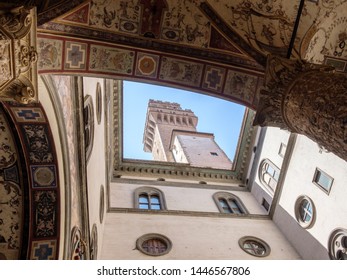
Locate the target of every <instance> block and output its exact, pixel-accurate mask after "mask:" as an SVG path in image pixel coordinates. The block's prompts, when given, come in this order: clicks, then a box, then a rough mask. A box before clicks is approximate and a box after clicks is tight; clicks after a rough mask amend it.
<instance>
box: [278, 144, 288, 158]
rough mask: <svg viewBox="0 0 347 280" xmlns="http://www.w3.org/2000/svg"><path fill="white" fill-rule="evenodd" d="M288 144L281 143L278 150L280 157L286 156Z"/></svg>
mask: <svg viewBox="0 0 347 280" xmlns="http://www.w3.org/2000/svg"><path fill="white" fill-rule="evenodd" d="M286 149H287V145H285V144H283V143H281V146H280V149H279V150H278V154H279V155H280V157H284V154H285V153H286Z"/></svg>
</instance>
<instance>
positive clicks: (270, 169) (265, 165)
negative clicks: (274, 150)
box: [259, 159, 281, 193]
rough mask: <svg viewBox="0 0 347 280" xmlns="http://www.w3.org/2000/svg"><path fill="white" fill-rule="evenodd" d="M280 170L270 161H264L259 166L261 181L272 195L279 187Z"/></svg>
mask: <svg viewBox="0 0 347 280" xmlns="http://www.w3.org/2000/svg"><path fill="white" fill-rule="evenodd" d="M280 171H281V170H280V169H279V168H278V167H277V166H276V165H275V164H273V163H272V162H271V161H270V160H269V159H264V160H263V161H262V162H261V163H260V166H259V180H260V182H261V183H262V184H263V185H264V186H265V187H266V188H267V189H269V191H271V192H272V193H274V192H275V189H276V187H277V182H278V178H279V176H280Z"/></svg>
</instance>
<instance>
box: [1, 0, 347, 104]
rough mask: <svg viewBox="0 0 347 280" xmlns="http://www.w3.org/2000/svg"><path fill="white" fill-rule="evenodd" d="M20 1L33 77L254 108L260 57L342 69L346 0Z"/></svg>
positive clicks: (346, 51) (345, 65)
mask: <svg viewBox="0 0 347 280" xmlns="http://www.w3.org/2000/svg"><path fill="white" fill-rule="evenodd" d="M16 2H18V1H13V4H16ZM21 2H23V1H21ZM26 2H27V4H29V5H36V6H37V7H38V37H39V39H38V51H39V63H38V66H39V72H40V73H60V74H61V73H70V74H76V73H77V74H82V75H96V76H98V75H99V76H100V75H103V76H107V77H114V78H121V79H130V80H138V81H143V82H150V83H157V84H163V85H169V86H174V87H180V88H184V89H188V90H192V91H197V92H202V93H206V94H209V95H214V96H219V97H221V98H224V99H228V100H232V101H235V102H238V103H241V104H243V105H246V106H248V107H251V108H256V107H257V102H258V93H259V88H260V87H261V86H262V85H263V73H264V68H265V66H266V57H267V55H268V54H277V55H280V56H282V57H287V58H300V59H303V60H306V61H309V62H314V63H318V64H329V65H333V66H334V67H336V70H337V71H341V72H347V47H346V44H347V32H346V28H345V27H346V21H347V17H346V16H345V15H346V13H347V1H346V0H335V1H332V0H330V1H329V0H306V1H304V0H293V1H286V0H235V1H230V0H205V1H204V0H128V1H124V0H91V1H80V0H72V1H64V0H61V1H59V0H58V1H41V0H28V1H26ZM5 5H10V4H5Z"/></svg>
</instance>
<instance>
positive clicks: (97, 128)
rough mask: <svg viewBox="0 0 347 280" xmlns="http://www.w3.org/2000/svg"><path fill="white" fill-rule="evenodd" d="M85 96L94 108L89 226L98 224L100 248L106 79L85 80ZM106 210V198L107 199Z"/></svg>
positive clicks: (104, 183) (88, 170) (102, 225)
mask: <svg viewBox="0 0 347 280" xmlns="http://www.w3.org/2000/svg"><path fill="white" fill-rule="evenodd" d="M98 82H99V83H100V85H101V92H102V114H101V123H100V124H98V122H97V117H96V87H97V83H98ZM83 89H84V96H86V95H90V96H91V97H92V99H93V106H94V144H93V149H92V152H91V155H90V158H89V161H88V164H87V184H88V208H89V226H90V230H92V226H93V224H96V226H97V231H98V248H99V252H98V255H100V249H101V246H102V236H103V228H104V224H100V218H99V208H100V187H101V185H103V186H104V189H105V195H106V191H107V190H106V167H105V150H106V149H105V115H104V110H105V104H104V95H105V88H104V79H99V78H83ZM105 208H106V198H105Z"/></svg>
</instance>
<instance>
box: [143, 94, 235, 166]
mask: <svg viewBox="0 0 347 280" xmlns="http://www.w3.org/2000/svg"><path fill="white" fill-rule="evenodd" d="M197 124H198V117H197V116H195V114H194V113H193V112H192V111H191V110H189V109H185V110H183V109H182V108H181V106H180V104H178V103H170V102H163V101H156V100H149V102H148V109H147V116H146V125H145V130H144V137H143V143H144V151H145V152H151V153H152V155H153V159H154V160H157V161H168V162H179V163H186V164H189V165H191V166H195V167H207V168H217V169H231V168H232V162H231V161H230V159H229V158H228V157H227V155H226V154H225V153H224V151H223V150H222V149H221V148H220V147H219V146H218V144H217V143H216V142H215V140H214V135H213V134H212V133H202V132H198V131H197V130H196V126H197Z"/></svg>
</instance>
